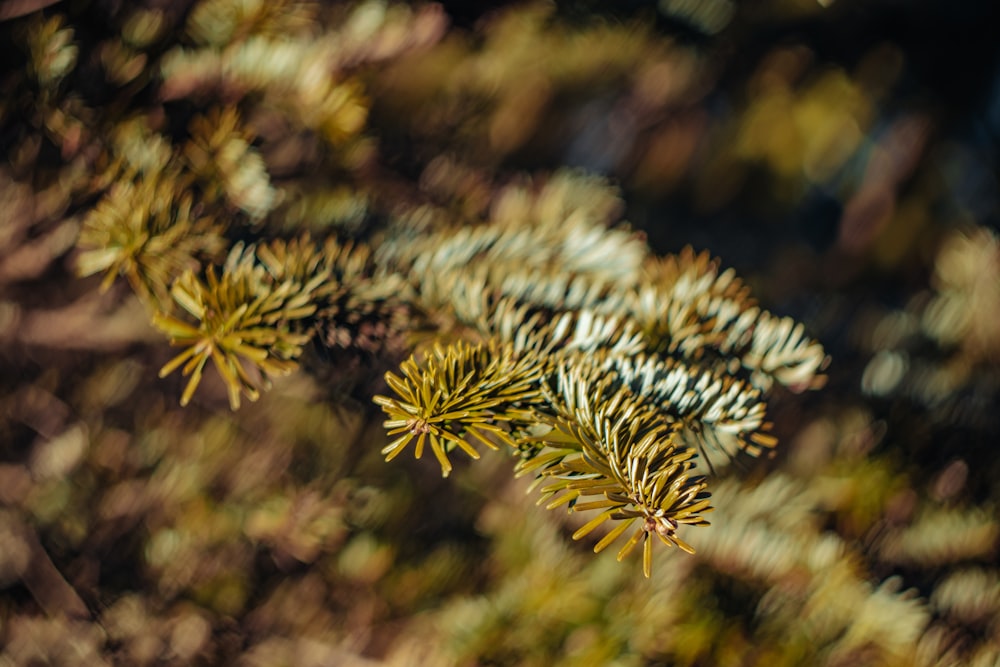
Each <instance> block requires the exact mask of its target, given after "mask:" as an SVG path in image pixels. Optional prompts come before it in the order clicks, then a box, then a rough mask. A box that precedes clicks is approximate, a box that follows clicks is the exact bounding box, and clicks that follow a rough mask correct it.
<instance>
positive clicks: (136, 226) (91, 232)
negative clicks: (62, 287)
mask: <svg viewBox="0 0 1000 667" xmlns="http://www.w3.org/2000/svg"><path fill="white" fill-rule="evenodd" d="M193 202H194V199H193V195H192V193H191V192H190V191H189V190H186V189H185V188H184V185H183V181H182V180H179V179H178V177H177V175H176V174H172V173H166V174H163V175H162V176H160V177H157V176H140V177H139V178H138V179H136V180H135V181H134V182H132V181H128V180H122V181H118V182H117V183H115V185H114V186H113V187H112V188H111V190H110V191H109V192H108V194H107V195H105V197H104V198H103V199H101V201H100V202H98V204H97V206H96V207H94V209H93V210H91V211H90V213H89V214H88V215H87V217H86V218H85V219H84V221H83V226H82V229H81V231H80V237H79V240H78V242H77V244H78V246H79V247H80V248H81V249H82V250H83V252H81V253H80V255H79V257H78V259H77V272H78V273H79V274H80V275H82V276H87V275H91V274H94V273H100V272H102V271H103V272H104V273H105V279H104V281H103V283H102V285H101V287H102V289H107V288H108V287H110V285H111V283H112V281H114V279H115V278H116V277H117V276H119V275H122V276H125V278H126V279H127V280H128V282H129V284H130V285H131V286H132V289H133V290H135V292H136V294H138V295H139V297H140V298H142V299H143V300H144V301H146V302H147V303H148V304H150V305H152V306H159V305H166V304H167V303H168V302H169V295H168V290H169V286H170V284H171V283H172V282H173V281H174V279H175V277H177V276H178V275H180V274H181V273H183V272H184V271H190V270H194V269H196V268H197V267H198V265H199V260H200V259H201V258H205V257H212V256H214V255H217V254H218V253H219V252H221V251H222V249H223V247H224V246H225V241H224V240H223V238H222V236H221V234H220V230H221V226H220V225H219V224H218V223H216V222H215V221H214V220H213V219H211V218H210V217H207V216H197V214H196V213H195V211H194V205H193Z"/></svg>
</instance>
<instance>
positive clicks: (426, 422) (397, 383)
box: [375, 342, 539, 477]
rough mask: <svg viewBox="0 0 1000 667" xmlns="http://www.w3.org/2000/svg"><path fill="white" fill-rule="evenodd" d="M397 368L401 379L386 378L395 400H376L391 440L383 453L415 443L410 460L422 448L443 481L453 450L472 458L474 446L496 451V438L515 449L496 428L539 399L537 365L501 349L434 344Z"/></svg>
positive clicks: (505, 347)
mask: <svg viewBox="0 0 1000 667" xmlns="http://www.w3.org/2000/svg"><path fill="white" fill-rule="evenodd" d="M401 370H402V372H403V377H399V376H398V375H395V374H394V373H386V376H385V380H386V383H388V385H389V386H390V387H391V388H392V389H393V390H394V391H395V392H396V394H397V396H398V397H399V398H390V397H386V396H376V397H375V403H377V404H378V405H380V406H381V407H382V409H383V410H384V411H385V412H386V414H387V415H388V416H389V417H390V418H389V419H388V420H386V421H385V423H384V425H385V427H386V429H388V434H389V435H390V436H398V437H397V438H396V439H395V440H393V441H392V442H391V443H389V444H388V445H387V446H386V447H385V448H384V449H383V450H382V453H383V454H385V456H386V460H392V459H394V458H395V457H396V456H398V455H399V454H400V453H402V452H403V450H404V449H405V448H406V447H407V445H409V444H410V442H412V441H413V440H414V438H416V447H415V451H414V455H415V456H416V457H417V458H420V457H421V455H422V454H423V451H424V445H425V444H427V443H429V444H430V447H431V451H433V452H434V456H435V457H436V458H437V460H438V463H440V465H441V474H442V475H444V476H445V477H447V476H448V474H449V473H450V472H451V470H452V465H451V462H450V461H449V460H448V452H449V451H451V450H453V449H454V448H455V447H458V448H459V449H461V450H462V451H464V452H465V453H466V454H468V455H469V456H471V457H472V458H474V459H478V458H479V453H478V452H477V451H476V448H475V443H477V442H478V443H480V444H484V445H486V446H487V447H489V448H491V449H496V448H497V446H496V445H495V444H494V442H493V439H494V438H496V439H499V440H501V441H502V442H505V443H506V444H508V445H511V446H514V442H513V440H511V438H510V436H509V435H508V434H507V431H505V430H504V429H503V428H502V427H501V426H499V424H500V423H504V422H510V421H511V420H513V419H515V418H517V417H518V416H519V415H520V413H519V411H518V410H517V409H518V408H521V407H522V406H527V405H530V404H531V403H532V402H534V401H536V400H537V398H538V395H539V393H538V388H537V384H536V380H537V378H538V374H539V370H538V368H537V366H536V365H535V364H534V363H532V362H531V360H526V359H523V358H521V359H519V358H517V357H516V356H515V355H514V351H513V350H512V349H511V347H510V346H508V345H501V344H495V343H490V344H477V345H470V344H468V343H463V342H459V343H456V344H454V345H450V346H448V347H442V346H440V345H438V346H435V347H434V349H433V350H431V351H430V353H429V354H428V355H427V356H426V357H425V358H423V359H420V360H418V359H417V358H415V357H412V356H411V357H410V358H409V359H407V360H406V361H405V362H403V364H402V366H401Z"/></svg>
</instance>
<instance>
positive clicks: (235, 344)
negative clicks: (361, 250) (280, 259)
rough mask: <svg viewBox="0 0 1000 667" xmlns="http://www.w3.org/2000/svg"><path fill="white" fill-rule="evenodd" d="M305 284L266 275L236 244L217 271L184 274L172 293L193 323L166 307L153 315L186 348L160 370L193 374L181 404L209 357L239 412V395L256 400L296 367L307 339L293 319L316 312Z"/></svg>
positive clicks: (198, 379) (250, 255)
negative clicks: (274, 379)
mask: <svg viewBox="0 0 1000 667" xmlns="http://www.w3.org/2000/svg"><path fill="white" fill-rule="evenodd" d="M308 287H309V284H307V285H306V286H303V285H301V284H299V283H297V282H295V281H293V280H284V281H282V282H280V283H275V282H272V281H270V280H268V279H267V278H266V273H265V272H264V269H263V267H261V266H260V265H258V264H255V263H254V262H253V256H252V254H244V253H243V250H242V248H241V247H239V246H237V247H236V248H235V249H234V250H233V252H232V253H231V254H230V258H229V260H228V261H227V264H226V266H225V267H224V269H223V271H222V274H221V275H220V276H218V277H217V276H216V273H215V268H214V267H211V266H210V267H208V269H207V270H206V272H205V279H204V280H202V279H200V278H198V277H197V276H195V275H194V273H193V272H190V271H189V272H187V273H185V274H184V275H182V276H181V277H180V279H178V280H177V282H176V283H175V284H174V286H173V288H172V289H171V296H172V297H173V298H174V301H176V302H177V304H178V305H180V306H181V308H183V310H184V311H186V312H187V313H188V315H189V316H191V317H193V318H194V320H195V321H196V322H195V324H192V323H190V322H188V321H186V320H184V319H180V318H178V317H174V316H172V315H166V314H163V313H157V314H156V315H154V317H153V324H154V325H155V326H156V327H157V328H158V329H160V330H161V331H163V332H164V333H166V334H167V335H168V336H169V337H170V343H171V345H177V346H182V347H185V348H186V349H185V350H184V351H183V352H181V353H180V354H178V355H177V356H175V357H174V358H173V359H171V360H170V361H169V362H167V364H165V365H164V366H163V368H162V369H160V377H165V376H167V375H169V374H170V373H172V372H173V371H174V370H176V369H177V368H181V372H182V374H183V375H185V376H190V379H189V381H188V383H187V386H186V387H185V389H184V393H183V394H182V396H181V405H186V404H187V403H188V401H190V400H191V397H192V395H193V394H194V391H195V389H196V388H197V387H198V383H199V382H200V381H201V377H202V372H203V370H204V368H205V364H206V363H207V362H208V360H209V359H211V360H212V363H213V365H214V366H215V368H216V370H217V371H218V373H219V375H220V376H221V377H222V379H223V381H224V382H225V384H226V388H227V390H228V393H229V404H230V406H231V407H232V408H233V409H234V410H235V409H237V408H239V406H240V395H241V394H243V395H245V396H246V397H247V398H249V399H250V400H251V401H254V400H257V398H258V397H259V396H260V389H261V388H262V387H266V386H267V385H268V377H269V376H278V375H287V374H288V373H290V372H291V371H292V370H294V369H295V368H296V367H297V364H296V362H295V359H297V358H298V357H299V355H300V354H301V353H302V346H303V345H305V343H307V342H308V341H309V339H310V336H309V335H308V334H304V333H301V332H299V331H298V330H297V329H296V326H295V324H296V322H297V321H298V320H302V319H303V318H305V317H308V316H309V315H312V314H313V313H314V312H315V310H316V306H315V304H313V303H311V302H310V294H309V290H308ZM251 372H252V373H253V374H251Z"/></svg>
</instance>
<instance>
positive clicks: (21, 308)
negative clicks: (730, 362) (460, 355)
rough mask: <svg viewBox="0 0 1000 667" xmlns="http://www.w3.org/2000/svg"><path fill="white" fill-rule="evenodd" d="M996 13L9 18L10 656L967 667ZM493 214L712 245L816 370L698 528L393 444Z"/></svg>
mask: <svg viewBox="0 0 1000 667" xmlns="http://www.w3.org/2000/svg"><path fill="white" fill-rule="evenodd" d="M997 18H998V17H997V16H996V10H995V9H993V8H992V6H991V5H989V4H987V3H982V4H979V3H971V2H970V3H943V2H936V1H931V0H927V1H924V2H916V3H912V5H911V6H908V7H907V8H906V11H905V12H904V11H902V10H901V9H899V8H898V7H897V5H896V3H892V2H878V1H876V2H852V1H850V0H834V1H833V2H815V1H807V0H757V1H754V2H750V1H747V2H733V1H732V0H702V1H700V2H698V1H695V0H691V1H686V0H662V1H661V2H659V3H652V2H638V1H636V2H625V3H602V2H596V1H594V2H579V3H559V2H557V3H527V4H521V3H517V4H514V3H492V4H491V5H479V4H477V5H475V6H473V5H470V4H468V3H450V4H448V3H445V4H444V5H433V4H411V5H407V4H403V3H381V2H373V1H370V2H364V3H317V2H309V1H305V0H283V1H281V2H276V3H274V2H264V1H263V0H260V1H256V2H255V1H254V0H200V1H197V2H169V3H167V2H158V1H157V0H148V1H146V2H140V3H119V2H114V1H113V0H95V1H93V2H71V1H66V2H47V1H46V0H34V1H33V0H6V1H5V2H3V3H0V19H2V23H0V43H3V44H6V45H9V46H7V47H5V49H4V51H3V55H2V58H3V63H4V66H3V69H2V70H0V150H2V154H3V156H4V161H3V163H2V164H0V200H2V202H3V207H2V209H0V216H2V218H0V341H2V345H0V363H2V368H3V373H2V375H0V416H2V418H0V591H2V592H0V639H2V646H3V648H2V653H0V664H4V665H38V664H56V665H191V664H195V665H197V664H204V665H209V664H236V665H247V666H250V665H297V666H309V665H317V666H319V665H375V664H384V665H411V664H428V665H558V664H575V665H579V664H584V665H588V664H593V665H623V666H624V665H805V664H809V665H812V664H827V665H858V664H870V665H884V664H888V665H894V664H898V665H914V664H918V665H966V664H972V665H993V664H997V663H998V661H1000V624H998V621H997V618H1000V614H998V612H1000V565H998V562H997V549H998V541H1000V521H998V519H997V508H996V503H997V499H998V497H1000V487H998V483H997V480H998V479H1000V463H998V458H997V456H996V454H995V449H996V443H997V436H998V431H1000V422H998V418H997V411H996V409H995V406H996V405H997V399H998V390H1000V373H998V371H1000V369H998V367H997V366H998V363H1000V343H998V341H1000V240H998V236H997V233H996V231H995V227H996V225H997V220H998V202H1000V197H998V176H997V174H998V170H997V160H998V146H1000V55H998V52H997V50H996V43H995V41H996V40H995V38H994V36H993V34H992V33H993V26H995V25H997ZM623 221H627V223H623ZM570 223H572V224H570ZM483 229H487V230H489V229H525V230H528V232H527V234H528V237H527V238H529V239H530V240H534V241H537V248H538V249H539V251H538V253H537V254H536V255H532V257H534V258H535V260H533V261H536V264H535V265H528V267H529V268H530V270H531V271H532V273H531V276H530V280H533V281H535V282H536V283H539V284H546V285H547V284H557V287H558V283H559V281H560V280H564V279H568V278H567V277H568V276H578V275H604V274H603V273H602V272H608V271H611V273H612V274H614V272H615V271H618V270H619V269H620V271H621V273H619V274H614V275H612V276H611V278H613V279H615V280H618V279H620V280H629V279H631V278H629V277H628V275H627V272H629V271H638V270H639V268H640V265H641V263H642V262H643V261H645V259H644V257H645V255H647V254H649V255H656V256H660V257H669V256H673V255H675V254H679V253H682V249H683V248H684V247H685V246H687V245H691V246H693V247H694V248H695V249H696V250H698V251H700V250H707V251H709V252H710V253H711V255H712V256H715V257H719V258H720V259H721V266H722V267H724V268H725V267H734V268H735V269H736V272H737V274H738V275H739V276H740V277H741V278H742V279H743V281H744V282H745V283H746V285H747V286H748V287H749V288H750V290H751V291H752V294H753V296H754V297H755V298H756V300H757V302H758V303H759V304H760V305H761V306H762V307H763V308H766V309H767V310H769V311H771V312H773V313H774V314H775V316H776V317H785V316H787V317H792V318H795V320H797V321H799V322H802V323H803V324H804V325H805V331H806V332H807V334H808V336H809V337H811V338H812V339H815V340H817V341H819V343H821V344H822V346H823V348H824V350H825V353H828V354H829V355H830V358H831V361H830V363H829V366H828V367H827V368H826V370H825V371H824V372H825V374H826V376H827V380H826V385H825V386H824V387H822V388H818V390H817V391H809V392H804V393H802V392H799V393H796V391H792V390H790V389H787V388H785V387H784V386H779V387H777V388H775V389H774V391H772V392H771V393H770V394H769V395H768V399H767V400H768V404H767V410H768V419H769V421H771V422H773V428H772V429H771V433H773V434H774V435H775V436H776V437H777V438H778V441H779V444H778V445H777V447H776V448H775V452H776V455H775V456H774V457H773V458H766V457H765V458H752V457H749V456H747V455H739V456H737V457H736V460H735V464H734V465H728V466H727V465H720V466H719V469H718V470H716V472H715V473H714V474H712V475H710V477H709V483H710V485H711V490H712V504H713V506H714V507H715V511H714V512H713V513H712V514H710V515H708V518H709V519H710V521H711V523H712V525H711V526H709V527H700V528H694V527H683V528H682V530H683V531H684V532H682V533H680V534H681V536H682V537H683V539H684V540H685V541H686V542H689V543H690V545H691V546H692V547H693V548H694V549H695V552H696V553H695V554H694V555H689V554H686V553H684V552H682V551H681V550H680V549H667V548H663V549H660V550H659V552H658V553H657V556H656V566H655V569H654V571H653V576H652V577H651V578H649V579H646V578H644V577H643V574H642V566H641V565H640V559H637V558H628V559H625V560H624V561H623V562H622V563H618V562H616V560H615V557H614V552H613V551H610V550H609V551H606V552H602V553H600V554H596V555H595V554H594V553H592V550H593V546H594V542H595V541H596V538H595V539H594V540H591V539H589V538H584V539H583V540H580V541H574V540H573V539H571V536H572V535H573V534H574V532H576V531H577V530H578V529H579V528H580V526H581V525H582V523H583V521H581V520H580V519H579V518H577V517H576V516H575V514H568V513H564V512H558V511H556V512H545V511H543V510H542V509H540V508H537V507H535V502H536V496H537V494H528V493H527V491H528V486H529V484H530V480H526V479H523V478H521V479H518V478H515V477H514V476H513V475H512V469H513V467H514V464H515V460H514V459H513V458H511V457H510V456H509V455H508V454H507V453H506V452H500V453H492V454H490V455H486V454H487V453H486V452H484V456H483V458H482V460H480V461H476V462H474V463H469V461H468V460H467V459H466V458H463V457H460V456H457V455H456V456H452V457H451V462H452V465H453V466H454V470H453V471H452V472H451V475H450V477H449V479H447V480H444V479H442V477H441V467H440V466H439V465H437V464H436V463H435V462H433V461H430V460H428V458H429V457H425V458H424V459H422V460H413V459H412V458H411V457H409V455H407V456H401V457H400V458H399V459H397V460H395V461H393V462H392V463H390V464H387V463H385V461H384V455H383V453H382V450H383V448H384V447H385V446H386V445H387V444H388V443H389V442H390V438H388V437H387V436H386V431H385V429H384V428H383V426H382V421H383V419H384V418H385V415H384V413H383V412H382V410H381V409H380V408H379V406H378V405H376V404H375V403H373V397H374V396H375V395H389V394H390V387H387V386H386V384H385V382H384V379H383V378H384V373H385V372H386V371H388V370H392V371H393V372H396V373H399V372H400V371H399V367H400V363H401V362H403V360H404V359H406V358H407V357H408V355H409V354H410V353H411V352H412V351H413V350H414V349H418V350H420V349H429V347H430V345H432V344H433V342H434V341H438V340H445V341H449V340H454V339H456V338H461V337H468V336H470V335H471V334H470V333H469V332H470V329H471V328H472V327H470V325H469V323H468V321H467V318H466V319H463V313H466V314H467V313H468V312H469V310H468V308H469V307H471V306H470V304H472V305H475V303H476V302H475V299H472V298H470V299H467V300H464V301H463V297H461V295H462V294H466V292H461V291H459V292H456V291H455V290H456V289H457V288H456V287H455V284H453V283H451V282H447V281H445V280H443V279H440V276H437V278H438V280H437V282H435V276H436V274H435V272H434V271H433V270H432V269H434V267H435V266H436V265H435V264H434V262H433V261H432V260H431V259H430V258H432V257H434V254H433V253H434V252H435V250H436V249H438V248H441V247H452V246H448V245H447V244H448V239H454V238H464V237H461V236H460V234H463V233H468V234H473V233H478V232H475V231H470V230H480V231H481V230H483ZM566 230H569V231H566ZM588 230H591V231H592V230H600V231H599V232H595V233H596V234H597V235H596V236H595V237H593V238H596V239H597V241H598V242H597V243H596V244H595V245H592V246H587V245H586V243H585V239H586V238H588V237H586V234H584V232H587V231H588ZM560 232H563V233H564V237H565V239H568V240H566V241H565V244H564V246H559V248H560V249H559V250H558V252H557V251H551V248H553V247H556V246H555V245H553V244H554V243H555V242H554V241H553V239H555V238H563V237H558V234H559V233H560ZM453 245H455V244H453ZM529 246H531V248H535V247H536V244H532V243H529ZM647 246H648V247H647ZM457 247H458V248H459V249H461V247H462V245H461V244H457ZM583 249H586V250H587V252H583ZM550 251H551V252H550ZM452 252H454V251H452ZM574 253H576V254H574ZM488 254H489V253H486V255H488ZM687 256H688V257H689V258H691V257H693V255H690V254H689V255H687ZM595 258H596V259H595ZM476 259H477V261H478V262H479V263H481V264H482V266H483V267H485V268H483V271H484V272H485V274H486V276H487V277H486V278H483V280H485V281H487V283H486V284H491V285H492V284H493V283H490V282H489V281H491V280H497V279H498V276H500V277H503V276H506V275H508V273H516V271H515V268H519V269H521V270H523V269H524V268H525V267H524V266H522V267H510V266H503V265H502V262H501V261H499V260H500V259H502V257H500V258H499V259H498V257H493V256H488V257H485V259H484V258H483V257H477V258H476ZM570 259H572V260H573V261H574V262H575V263H571V262H570V261H569V260H570ZM633 260H635V261H633ZM664 261H669V260H664ZM428 266H429V267H430V269H431V270H429V269H428ZM497 267H499V268H497ZM608 267H611V268H608ZM615 267H618V268H615ZM491 270H492V271H493V272H494V273H493V274H491V273H490V271H491ZM604 277H605V278H606V277H607V276H604ZM480 278H482V276H480ZM530 280H529V282H530ZM564 287H565V286H564ZM522 288H523V286H522V287H518V288H516V289H522ZM504 289H507V288H506V287H505V288H504ZM510 289H512V290H513V289H515V288H513V287H511V288H510ZM560 289H563V288H561V287H560V288H559V289H554V292H559V290H560ZM566 291H569V290H568V288H566ZM559 293H560V294H562V292H559ZM473 296H475V294H473ZM258 297H259V298H258ZM560 298H562V296H560ZM247 304H249V305H247ZM463 309H465V310H463ZM667 338H669V337H667ZM205 341H213V345H208V344H206V342H205ZM212 350H214V351H215V354H213V352H212ZM178 355H181V356H178ZM161 376H162V377H161ZM790 384H792V385H793V386H792V387H791V389H794V390H801V389H804V388H805V387H801V386H794V384H795V383H790ZM181 403H184V404H186V405H184V406H183V407H182V405H181ZM237 408H238V409H237Z"/></svg>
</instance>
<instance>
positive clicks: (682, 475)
mask: <svg viewBox="0 0 1000 667" xmlns="http://www.w3.org/2000/svg"><path fill="white" fill-rule="evenodd" d="M577 368H578V367H577ZM598 377H600V376H598ZM556 378H557V379H556V381H555V384H556V388H553V387H551V386H549V385H548V384H547V383H543V385H542V386H543V392H544V395H545V397H546V399H547V402H548V404H549V405H550V406H552V407H553V408H554V410H555V412H556V414H555V416H554V417H547V416H546V415H545V414H544V412H542V413H539V418H540V421H541V423H543V424H548V425H549V426H551V427H552V431H551V432H550V433H548V434H546V435H542V436H540V437H539V438H538V440H539V441H541V442H542V443H544V445H545V447H546V448H544V449H542V450H540V452H539V453H538V454H537V455H536V456H534V457H533V458H531V459H528V460H526V461H524V462H522V463H521V464H519V470H520V472H521V473H522V474H523V473H526V472H533V471H535V472H536V473H537V474H538V476H539V479H540V480H541V481H544V482H549V483H548V484H547V485H546V486H543V487H542V494H543V496H542V497H543V501H544V500H545V499H548V498H550V497H554V499H553V500H552V501H551V502H550V503H549V504H548V507H549V508H550V509H551V508H553V507H558V506H560V505H563V504H569V506H570V508H571V509H572V510H574V511H586V510H592V509H600V510H601V512H600V513H599V514H598V515H597V516H596V517H595V518H593V519H592V520H591V521H589V522H588V523H587V524H586V525H584V526H583V527H582V528H580V529H579V530H578V531H576V533H574V535H573V538H574V539H579V538H581V537H583V536H585V535H587V534H588V533H590V532H591V531H593V530H594V529H595V528H597V527H598V526H600V525H601V524H602V523H604V522H606V521H608V520H612V519H613V520H616V521H618V522H619V523H618V525H617V526H615V528H613V529H612V530H611V531H610V532H609V533H608V534H607V535H605V536H604V537H603V538H602V539H601V540H600V541H599V542H598V543H597V545H596V546H595V547H594V551H601V550H603V549H604V548H605V547H607V546H608V545H609V544H611V543H612V542H614V541H615V540H616V539H617V538H618V537H620V536H622V535H624V534H625V532H626V531H628V529H629V528H630V527H633V526H635V525H636V523H637V522H638V526H637V530H636V531H635V532H634V533H633V535H632V536H631V538H630V539H629V540H628V541H627V542H626V543H625V545H624V546H623V547H622V548H621V550H620V551H619V552H618V560H621V559H622V558H624V557H625V556H627V555H628V554H629V553H630V552H631V551H632V550H633V549H634V548H635V547H636V546H637V545H638V544H639V542H642V543H643V573H644V574H645V575H646V576H647V577H649V576H651V571H652V541H651V539H650V538H651V537H652V535H653V534H655V535H656V536H657V537H658V538H659V539H660V541H661V542H663V543H664V544H667V545H668V546H669V545H676V546H678V547H680V548H681V549H683V550H684V551H687V552H689V553H693V552H694V550H693V549H692V548H691V547H690V546H689V545H688V544H687V543H686V542H685V541H683V540H682V539H681V538H680V537H678V536H677V529H678V527H679V525H681V524H688V525H695V526H702V525H708V522H707V521H706V520H705V519H704V518H703V517H702V516H701V514H702V513H705V512H709V511H711V506H710V503H709V493H708V491H707V482H706V480H705V478H704V477H701V476H693V475H690V474H689V472H690V471H691V469H692V468H693V467H694V462H693V461H692V458H693V457H694V455H695V452H694V450H693V449H690V448H688V447H686V446H684V445H683V444H681V443H680V442H679V441H678V439H677V437H676V436H677V433H678V431H679V425H669V424H667V423H666V422H664V421H663V419H662V416H661V414H660V413H659V412H658V411H657V410H655V409H652V408H651V407H650V406H649V405H648V404H645V403H644V402H643V401H642V400H641V399H640V398H637V397H636V396H635V395H634V394H632V393H631V392H630V391H629V390H628V389H627V388H624V387H621V388H619V389H617V390H613V386H614V382H613V378H612V377H609V376H605V377H603V378H600V379H598V378H595V376H594V375H592V374H588V373H581V372H580V371H579V370H577V369H574V370H569V369H568V368H567V367H566V366H561V367H560V368H559V370H558V372H557V374H556ZM559 494H561V495H559ZM589 496H603V497H604V498H603V499H602V500H596V501H589V502H579V500H580V499H583V498H586V497H589Z"/></svg>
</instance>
